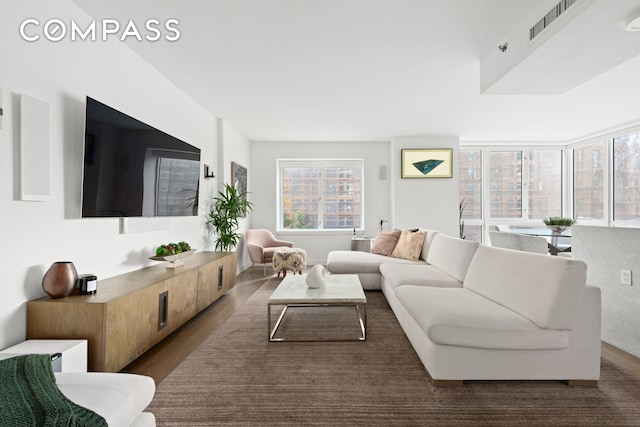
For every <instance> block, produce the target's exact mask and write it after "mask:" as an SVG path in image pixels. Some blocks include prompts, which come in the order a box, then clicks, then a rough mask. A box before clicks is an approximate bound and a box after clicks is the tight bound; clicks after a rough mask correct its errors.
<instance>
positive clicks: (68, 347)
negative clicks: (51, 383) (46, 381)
mask: <svg viewBox="0 0 640 427" xmlns="http://www.w3.org/2000/svg"><path fill="white" fill-rule="evenodd" d="M55 353H60V354H61V355H62V360H61V364H60V372H87V340H27V341H23V342H21V343H18V344H16V345H14V346H12V347H9V348H5V349H4V350H2V351H0V354H55ZM54 370H55V369H54Z"/></svg>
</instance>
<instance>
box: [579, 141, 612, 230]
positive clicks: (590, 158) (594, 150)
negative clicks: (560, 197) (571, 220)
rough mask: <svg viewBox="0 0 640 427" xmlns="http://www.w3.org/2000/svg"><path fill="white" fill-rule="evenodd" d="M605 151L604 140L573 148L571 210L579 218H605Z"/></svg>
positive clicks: (602, 219)
mask: <svg viewBox="0 0 640 427" xmlns="http://www.w3.org/2000/svg"><path fill="white" fill-rule="evenodd" d="M606 152H607V146H606V144H605V142H604V141H602V142H597V143H595V144H590V145H587V146H584V147H580V148H576V149H575V150H574V153H573V212H574V216H575V218H577V219H579V220H580V219H582V220H584V219H590V220H598V221H604V220H605V183H606V176H605V173H606V167H607V165H606V162H604V161H601V159H606Z"/></svg>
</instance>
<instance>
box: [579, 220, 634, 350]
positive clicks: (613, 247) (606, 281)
mask: <svg viewBox="0 0 640 427" xmlns="http://www.w3.org/2000/svg"><path fill="white" fill-rule="evenodd" d="M572 235H573V236H572V238H571V249H572V253H573V258H576V259H580V260H583V261H584V262H586V263H587V283H589V284H591V285H594V286H598V287H599V288H600V289H601V291H602V340H603V341H606V342H608V343H609V344H612V345H614V346H616V347H618V348H620V349H622V350H624V351H626V352H628V353H631V354H633V355H635V356H638V357H640V328H639V326H640V229H637V228H611V227H590V226H579V225H574V226H573V227H572ZM621 269H625V270H631V278H632V283H633V286H626V285H621V284H620V270H621Z"/></svg>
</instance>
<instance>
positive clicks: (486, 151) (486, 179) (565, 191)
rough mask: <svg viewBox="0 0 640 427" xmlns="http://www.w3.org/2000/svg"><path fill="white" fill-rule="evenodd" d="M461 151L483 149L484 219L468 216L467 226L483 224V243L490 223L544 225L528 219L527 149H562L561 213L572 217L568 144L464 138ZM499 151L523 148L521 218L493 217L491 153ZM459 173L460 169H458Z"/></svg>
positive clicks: (487, 234)
mask: <svg viewBox="0 0 640 427" xmlns="http://www.w3.org/2000/svg"><path fill="white" fill-rule="evenodd" d="M459 150H460V151H480V165H481V170H482V178H481V201H480V204H481V218H465V225H469V226H481V227H482V233H481V235H482V242H488V241H489V226H491V225H502V224H504V225H512V226H519V227H522V226H539V225H540V224H542V220H541V219H538V218H534V219H531V218H528V205H529V193H528V184H529V177H528V171H529V161H530V159H529V155H527V154H526V152H527V151H532V150H534V151H535V150H558V151H560V152H561V160H560V161H561V168H562V170H561V179H562V183H561V187H560V191H561V194H560V200H561V210H562V216H572V215H573V209H572V206H573V205H572V203H569V202H568V201H567V197H565V196H566V195H569V194H571V195H572V194H573V192H572V191H569V188H570V185H571V182H570V179H572V175H571V174H570V173H572V172H571V171H572V167H570V165H571V163H572V162H571V160H570V158H571V156H570V153H569V150H568V147H567V146H566V145H562V144H558V143H553V144H544V143H538V144H518V143H515V142H514V143H507V142H505V143H504V144H496V143H495V142H486V141H461V143H460V147H459ZM496 151H502V152H504V151H520V152H522V155H523V158H522V171H521V173H522V174H523V177H524V175H525V174H527V178H526V181H525V180H524V178H523V188H522V217H520V218H498V217H496V218H493V217H491V189H490V185H491V178H490V177H491V161H490V159H491V153H492V152H496ZM459 172H460V171H459ZM525 183H526V185H524V184H525Z"/></svg>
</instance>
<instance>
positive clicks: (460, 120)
mask: <svg viewBox="0 0 640 427" xmlns="http://www.w3.org/2000/svg"><path fill="white" fill-rule="evenodd" d="M599 1H604V0H599ZM74 2H75V3H76V4H78V5H79V6H80V7H81V8H83V9H84V10H85V11H87V12H88V13H89V14H90V15H92V16H93V17H94V18H96V19H100V18H117V19H118V20H121V22H127V20H129V19H133V20H134V21H135V22H136V23H139V22H142V23H144V21H145V20H146V19H149V18H159V19H168V18H175V19H178V20H179V21H180V24H179V29H180V31H181V37H180V39H179V40H178V41H176V42H173V43H171V42H167V41H162V42H155V43H151V42H135V41H133V42H127V43H128V44H129V46H130V47H131V48H132V49H133V50H135V51H136V52H137V53H138V54H139V55H140V56H141V57H143V58H145V59H146V60H147V61H148V62H149V63H151V64H152V65H153V66H154V67H155V68H157V69H158V70H159V71H160V72H162V73H163V74H164V75H165V76H166V77H167V78H169V79H170V80H171V81H173V82H174V83H175V84H176V85H177V86H178V87H180V88H182V89H183V90H184V91H185V92H186V93H188V94H189V95H190V96H191V97H192V98H194V99H196V100H197V101H198V102H199V103H201V104H202V105H203V106H204V107H205V108H207V109H208V110H209V111H211V113H212V114H213V115H215V116H217V117H221V118H224V119H226V120H227V121H228V122H230V123H231V124H232V125H233V126H234V127H235V128H236V129H237V130H238V131H239V132H240V133H242V134H243V135H245V136H246V137H247V138H249V139H250V140H254V141H259V140H280V141H354V140H360V141H362V140H389V139H391V138H392V137H394V136H402V135H417V134H432V135H434V134H440V135H457V136H459V137H460V138H461V139H462V140H465V141H471V140H485V141H569V140H574V139H576V138H579V137H582V136H584V135H588V134H592V133H595V132H599V131H602V130H605V129H608V128H612V127H616V126H620V125H622V124H629V123H635V122H640V105H639V102H638V101H639V99H640V78H639V77H638V76H640V56H635V57H632V58H631V59H629V60H625V61H624V62H623V63H622V64H620V65H618V66H616V67H614V68H613V69H611V70H609V71H607V72H606V73H603V74H600V75H598V76H596V77H594V78H592V79H591V80H588V81H587V82H585V83H583V84H581V85H579V86H577V87H575V88H573V89H571V90H569V91H567V92H565V93H563V94H560V95H482V94H481V93H480V83H479V82H480V72H479V67H480V59H481V58H482V57H483V56H485V54H486V53H487V52H488V51H489V50H491V49H497V46H498V45H499V44H500V43H502V42H503V41H504V40H502V37H503V35H505V34H506V33H507V32H508V31H509V30H510V28H511V27H512V26H513V24H514V23H515V22H517V21H518V20H519V19H520V18H521V17H522V16H523V15H525V14H526V13H527V11H528V10H530V9H531V8H532V7H535V6H536V3H539V2H536V1H534V0H446V1H445V0H437V1H436V0H182V1H176V0H110V1H108V2H107V1H104V0H74ZM608 3H610V4H612V7H620V8H623V9H624V11H625V12H624V13H625V14H628V13H629V11H633V10H634V9H635V10H637V11H638V12H640V1H638V0H616V1H615V2H613V1H608ZM613 5H615V6H613ZM538 6H539V5H538ZM601 24H602V25H611V23H608V22H602V23H601ZM594 31H598V28H594ZM621 31H624V29H623V28H622V30H621ZM626 34H627V36H628V37H635V38H636V40H637V43H640V32H635V33H626ZM575 49H581V50H584V49H586V50H588V49H589V47H588V46H586V47H584V46H583V47H575ZM562 60H566V61H571V55H567V56H565V57H564V58H563V59H562Z"/></svg>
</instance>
